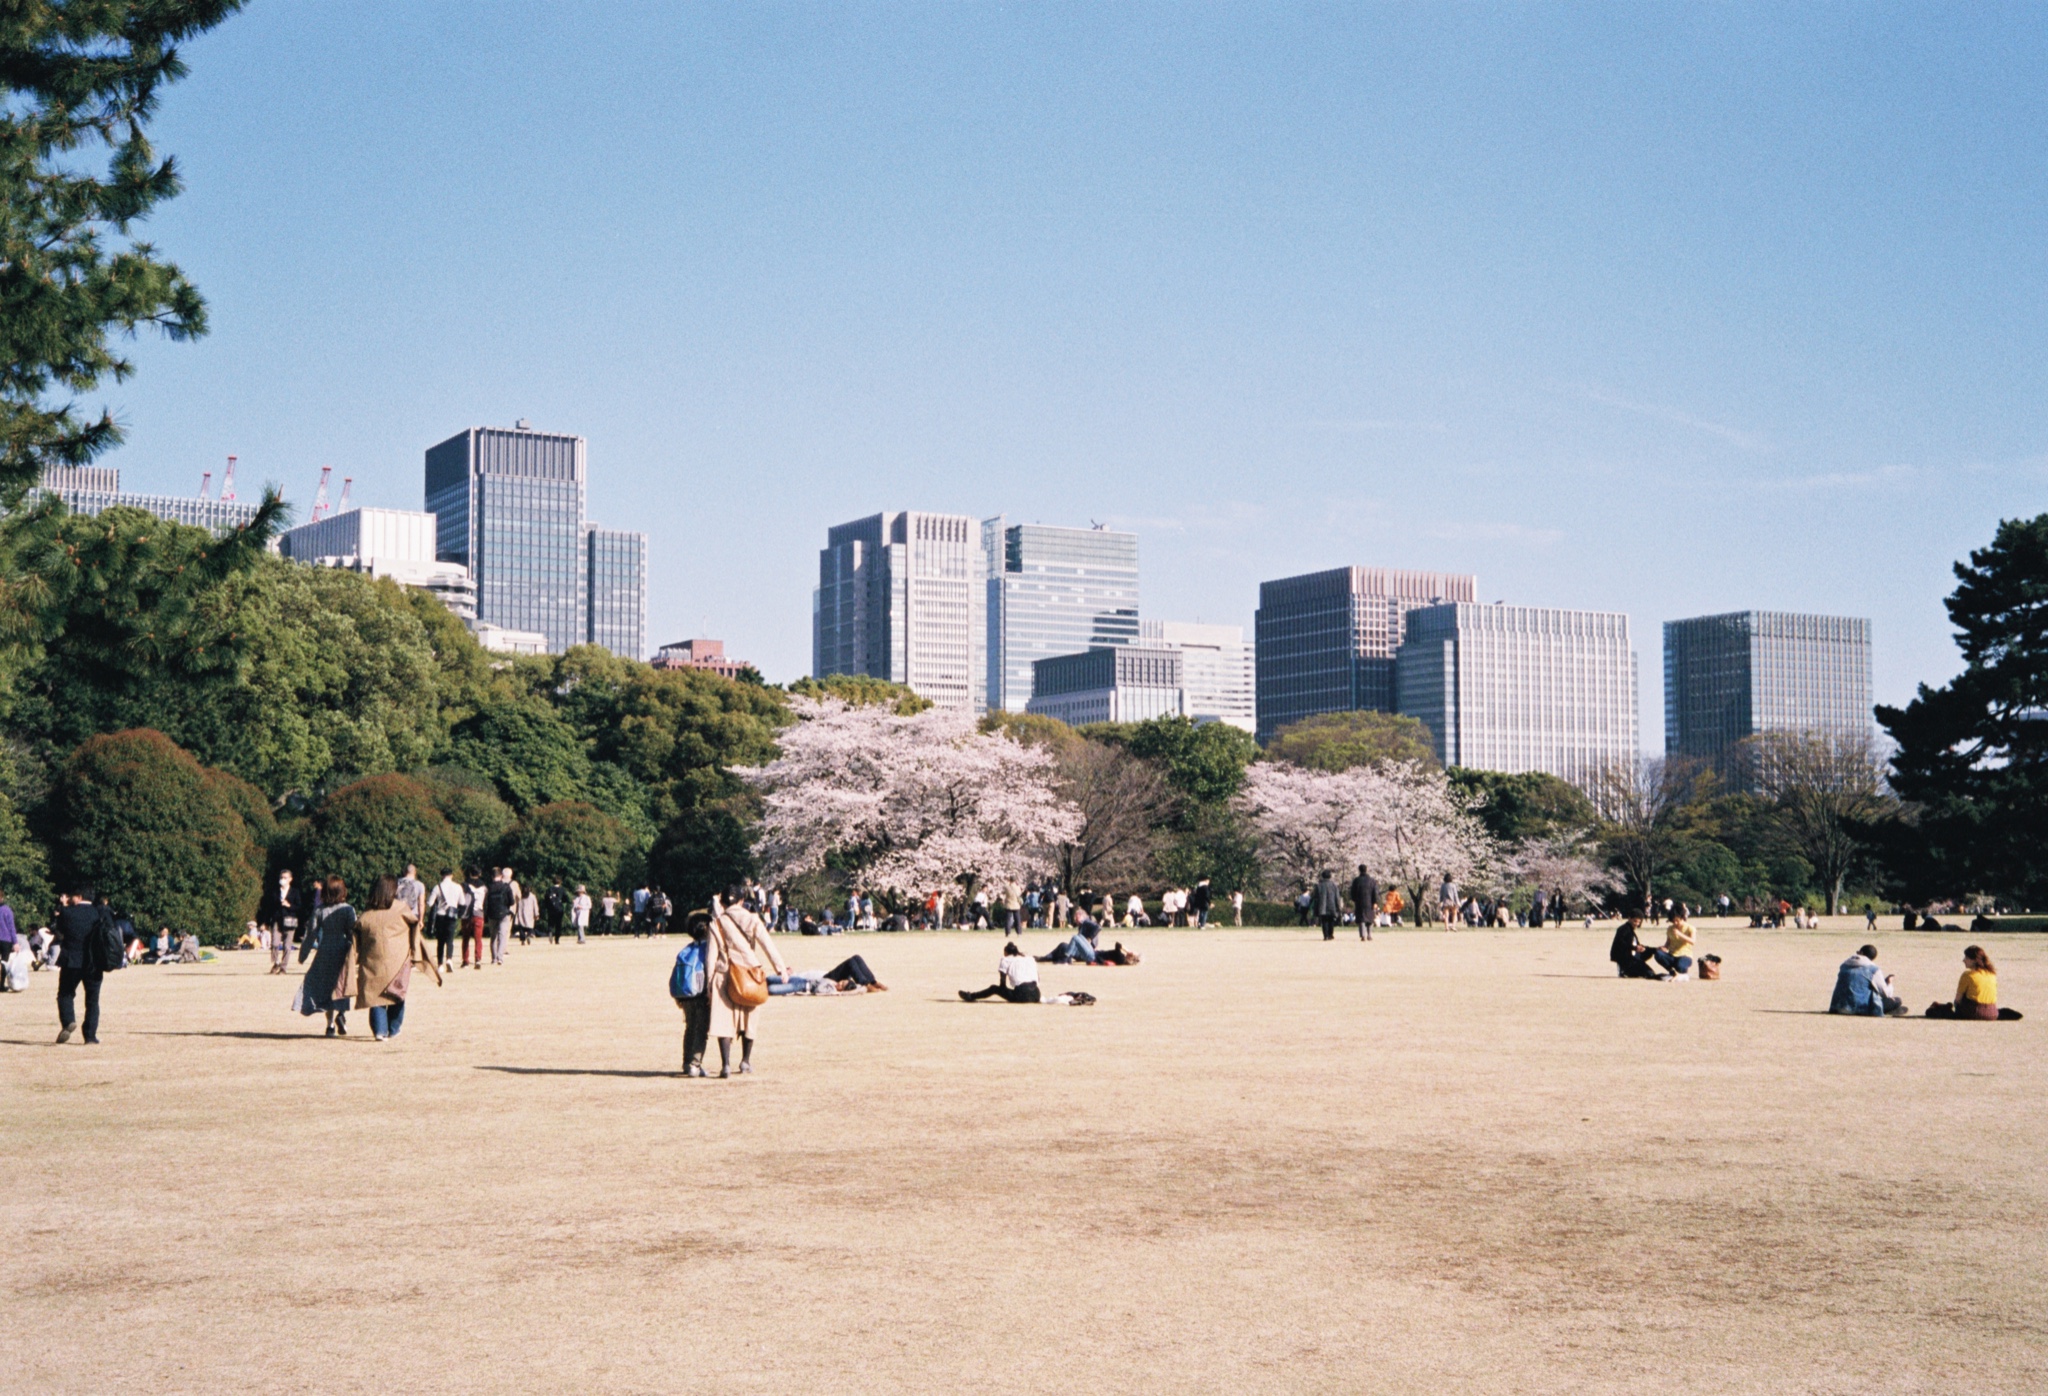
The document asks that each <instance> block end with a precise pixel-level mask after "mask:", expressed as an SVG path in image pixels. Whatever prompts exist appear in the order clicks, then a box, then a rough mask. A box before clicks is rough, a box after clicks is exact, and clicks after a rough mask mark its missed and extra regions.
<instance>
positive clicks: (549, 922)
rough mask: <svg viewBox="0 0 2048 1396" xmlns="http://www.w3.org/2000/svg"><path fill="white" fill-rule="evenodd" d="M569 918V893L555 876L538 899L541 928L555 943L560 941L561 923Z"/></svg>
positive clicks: (558, 943)
mask: <svg viewBox="0 0 2048 1396" xmlns="http://www.w3.org/2000/svg"><path fill="white" fill-rule="evenodd" d="M568 919H569V893H568V891H567V890H566V889H565V888H563V886H562V879H561V878H559V877H558V878H556V879H555V880H554V884H553V885H552V886H550V887H549V888H548V890H547V895H546V896H544V897H542V898H541V899H540V924H541V929H542V930H543V931H545V932H546V933H547V936H548V938H549V939H550V940H552V941H553V942H554V943H555V944H556V945H560V944H561V943H562V923H563V922H564V921H567V920H568Z"/></svg>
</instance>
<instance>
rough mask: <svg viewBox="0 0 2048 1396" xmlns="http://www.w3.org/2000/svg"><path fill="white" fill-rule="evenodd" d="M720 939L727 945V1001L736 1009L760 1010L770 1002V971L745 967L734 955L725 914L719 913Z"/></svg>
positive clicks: (752, 966)
mask: <svg viewBox="0 0 2048 1396" xmlns="http://www.w3.org/2000/svg"><path fill="white" fill-rule="evenodd" d="M718 938H719V939H720V940H721V941H723V942H724V944H725V1001H726V1002H727V1003H729V1004H731V1005H732V1006H733V1007H734V1008H759V1007H760V1006H761V1005H762V1004H764V1003H766V1002H768V971H767V970H765V969H763V968H761V967H760V966H759V965H743V964H741V963H740V962H739V959H738V957H737V956H735V955H734V954H733V953H732V937H731V936H730V935H729V934H728V933H727V927H726V920H725V913H724V912H722V911H721V912H719V913H718Z"/></svg>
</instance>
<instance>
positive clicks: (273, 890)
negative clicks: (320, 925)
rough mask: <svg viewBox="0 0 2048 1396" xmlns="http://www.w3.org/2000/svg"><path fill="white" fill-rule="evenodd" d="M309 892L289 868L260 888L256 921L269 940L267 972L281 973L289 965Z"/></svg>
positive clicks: (306, 908)
mask: <svg viewBox="0 0 2048 1396" xmlns="http://www.w3.org/2000/svg"><path fill="white" fill-rule="evenodd" d="M311 899H312V893H311V891H310V890H309V889H308V888H306V887H304V886H303V885H300V884H298V883H297V882H296V880H295V879H294V877H293V875H292V870H291V869H290V868H286V869H284V870H283V871H282V872H280V873H279V874H278V875H277V878H276V880H275V881H273V882H272V883H271V884H270V885H269V886H268V887H266V888H265V889H264V890H263V903H262V905H260V906H258V907H257V908H256V924H257V925H258V926H259V927H261V928H262V930H263V933H264V935H265V936H267V937H268V938H269V940H270V972H271V973H272V974H283V973H284V972H285V971H286V970H287V969H288V968H289V967H290V965H291V962H292V950H293V948H294V946H293V942H295V941H296V940H297V939H298V937H299V930H300V928H301V927H303V926H304V925H305V924H306V917H307V913H308V912H309V910H310V909H311V908H310V902H311Z"/></svg>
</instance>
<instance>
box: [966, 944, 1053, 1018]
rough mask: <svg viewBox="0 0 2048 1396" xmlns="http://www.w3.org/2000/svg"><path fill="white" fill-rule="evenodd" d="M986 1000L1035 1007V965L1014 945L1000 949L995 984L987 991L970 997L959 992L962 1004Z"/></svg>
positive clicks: (984, 990)
mask: <svg viewBox="0 0 2048 1396" xmlns="http://www.w3.org/2000/svg"><path fill="white" fill-rule="evenodd" d="M986 998H999V999H1002V1000H1003V1001H1004V1002H1005V1003H1037V1002H1038V1001H1039V996H1038V965H1037V964H1036V962H1034V961H1033V960H1032V958H1031V957H1030V956H1029V955H1027V954H1025V953H1024V952H1023V951H1022V950H1019V949H1018V948H1017V942H1016V941H1014V940H1013V941H1010V942H1008V943H1007V944H1005V945H1004V946H1003V958H1002V959H1000V960H998V961H997V962H996V982H995V983H993V984H991V985H989V986H988V987H987V988H986V989H976V990H975V991H974V992H973V993H969V992H968V991H967V990H965V989H962V990H961V991H960V999H961V1001H962V1002H963V1003H979V1002H980V1001H981V1000H983V999H986Z"/></svg>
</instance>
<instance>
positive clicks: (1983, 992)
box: [1927, 945, 2020, 1023]
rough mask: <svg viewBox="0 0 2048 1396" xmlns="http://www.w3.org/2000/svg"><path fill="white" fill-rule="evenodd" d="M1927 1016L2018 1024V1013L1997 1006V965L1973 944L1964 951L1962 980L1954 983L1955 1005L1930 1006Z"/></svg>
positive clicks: (1980, 948)
mask: <svg viewBox="0 0 2048 1396" xmlns="http://www.w3.org/2000/svg"><path fill="white" fill-rule="evenodd" d="M1927 1016H1928V1017H1930V1018H1974V1019H1977V1020H1978V1021H1980V1022H1986V1023H1998V1022H2006V1023H2010V1022H2015V1021H2017V1020H2018V1018H2019V1017H2020V1014H2019V1013H2018V1012H2017V1011H2016V1010H2014V1009H2010V1008H2000V1007H1999V1006H1998V966H1996V965H1994V964H1992V963H1991V957H1990V956H1989V955H1987V954H1985V953H1984V947H1983V946H1981V945H1972V946H1969V947H1967V948H1965V949H1964V951H1963V977H1962V978H1961V979H1959V980H1957V981H1956V998H1955V1002H1954V1003H1934V1004H1929V1005H1928V1006H1927Z"/></svg>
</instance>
